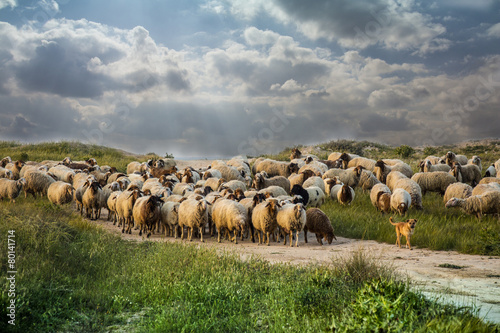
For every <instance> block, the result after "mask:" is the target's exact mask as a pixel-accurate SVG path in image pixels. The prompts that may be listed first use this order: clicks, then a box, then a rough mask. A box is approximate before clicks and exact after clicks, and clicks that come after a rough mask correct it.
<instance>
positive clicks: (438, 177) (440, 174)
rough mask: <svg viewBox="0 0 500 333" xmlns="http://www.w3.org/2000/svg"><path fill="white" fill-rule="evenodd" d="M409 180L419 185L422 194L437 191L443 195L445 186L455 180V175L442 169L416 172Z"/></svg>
mask: <svg viewBox="0 0 500 333" xmlns="http://www.w3.org/2000/svg"><path fill="white" fill-rule="evenodd" d="M411 180H413V181H414V182H416V183H417V184H418V185H419V186H420V189H421V191H422V195H425V193H426V192H439V193H441V195H444V192H446V188H447V187H448V186H449V185H450V184H453V183H456V182H457V180H456V179H455V177H453V176H452V175H450V174H449V173H447V172H444V171H434V172H418V173H416V174H414V175H413V177H411Z"/></svg>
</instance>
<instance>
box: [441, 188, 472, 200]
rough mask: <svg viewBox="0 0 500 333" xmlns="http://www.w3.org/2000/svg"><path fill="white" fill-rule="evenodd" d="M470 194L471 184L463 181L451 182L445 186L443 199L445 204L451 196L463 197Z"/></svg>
mask: <svg viewBox="0 0 500 333" xmlns="http://www.w3.org/2000/svg"><path fill="white" fill-rule="evenodd" d="M471 195H472V186H470V185H469V184H464V183H453V184H451V185H450V186H448V187H447V188H446V191H445V192H444V196H443V201H444V203H445V204H446V203H447V202H448V200H450V199H451V198H460V199H465V198H468V197H470V196H471Z"/></svg>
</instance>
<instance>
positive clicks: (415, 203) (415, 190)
mask: <svg viewBox="0 0 500 333" xmlns="http://www.w3.org/2000/svg"><path fill="white" fill-rule="evenodd" d="M394 187H395V188H396V189H398V188H401V189H403V190H405V191H406V192H408V193H409V194H410V197H411V206H412V207H414V208H416V209H418V210H422V209H423V207H422V189H421V188H420V186H419V185H418V184H417V183H416V182H415V181H413V180H411V179H409V178H403V179H400V180H398V181H397V182H396V184H395V185H394Z"/></svg>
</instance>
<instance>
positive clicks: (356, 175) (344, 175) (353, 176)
mask: <svg viewBox="0 0 500 333" xmlns="http://www.w3.org/2000/svg"><path fill="white" fill-rule="evenodd" d="M363 171H364V170H363V168H362V167H361V166H357V167H353V168H349V169H346V170H343V169H330V170H328V171H327V172H325V173H324V174H323V177H322V178H323V179H326V178H333V177H337V179H338V180H339V181H340V182H341V183H343V184H346V185H349V186H351V187H356V186H357V185H358V184H359V181H360V179H361V174H362V172H363Z"/></svg>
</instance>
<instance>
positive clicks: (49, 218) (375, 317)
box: [0, 198, 499, 332]
mask: <svg viewBox="0 0 500 333" xmlns="http://www.w3.org/2000/svg"><path fill="white" fill-rule="evenodd" d="M9 230H15V240H16V249H15V251H16V268H17V271H18V273H17V276H16V294H17V296H16V326H12V325H8V324H7V321H6V319H5V318H7V316H6V315H7V314H6V309H7V305H8V302H9V300H10V297H9V296H8V291H7V288H8V287H7V286H8V283H7V281H6V271H7V242H0V283H1V286H2V287H1V288H0V291H1V293H0V315H1V317H2V318H3V319H2V320H1V321H0V331H1V332H11V331H12V332H57V331H59V332H108V331H122V332H130V331H137V332H261V331H262V332H323V331H332V329H333V328H336V331H339V332H367V331H374V330H378V331H411V332H424V331H425V332H428V331H432V332H493V331H495V329H496V330H498V329H499V327H498V326H494V325H490V324H487V323H484V322H482V321H481V320H480V319H478V318H477V317H476V316H475V312H474V311H473V310H472V309H470V308H456V307H454V306H449V305H441V304H439V303H437V302H435V301H433V300H429V299H427V298H425V297H423V296H422V295H421V294H419V293H415V292H412V291H410V288H409V285H408V284H407V283H405V282H401V281H397V280H395V279H394V276H393V275H392V273H391V272H392V270H391V268H390V267H383V266H380V265H378V264H377V263H376V262H374V261H373V260H372V259H371V258H370V257H369V256H367V255H366V254H364V253H362V252H358V253H356V254H354V256H353V257H352V258H349V259H346V260H344V261H341V262H338V261H336V263H335V266H328V267H327V266H317V265H311V266H308V267H300V268H298V267H294V266H291V265H277V264H276V265H271V264H269V263H267V262H265V261H261V260H256V259H249V260H247V261H241V260H239V259H238V258H237V257H236V256H233V255H231V254H224V255H221V254H218V253H217V252H216V251H215V250H211V249H209V248H198V247H196V246H195V245H186V244H185V243H182V242H178V243H163V242H159V243H156V242H155V243H153V242H141V243H136V242H130V241H125V240H122V239H120V238H119V237H117V236H115V235H111V234H109V233H106V232H104V231H102V229H99V228H97V227H96V226H95V225H94V224H93V223H92V222H89V221H86V220H84V219H82V218H80V216H79V215H77V214H76V213H75V212H74V211H73V209H72V208H70V207H63V208H60V207H54V206H52V205H50V204H49V203H48V202H47V200H46V199H37V200H36V201H35V200H33V199H32V198H28V199H24V198H22V199H20V200H19V202H18V203H16V205H10V204H8V203H0V234H1V235H2V237H5V235H7V234H8V231H9ZM361 318H363V320H360V319H361Z"/></svg>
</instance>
